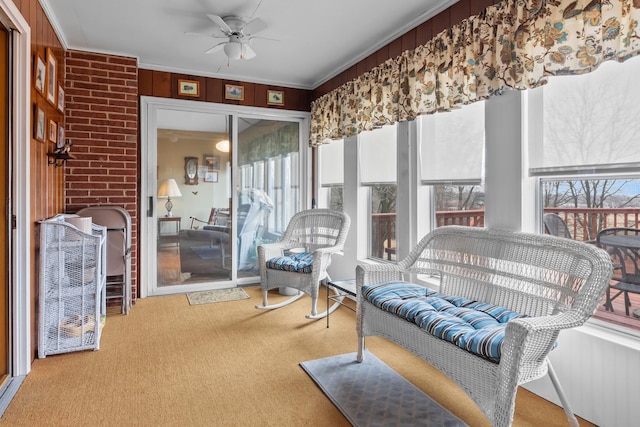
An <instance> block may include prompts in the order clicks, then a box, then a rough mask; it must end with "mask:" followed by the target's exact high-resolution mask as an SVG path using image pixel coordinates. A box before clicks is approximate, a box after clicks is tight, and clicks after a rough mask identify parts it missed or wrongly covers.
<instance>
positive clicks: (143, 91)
mask: <svg viewBox="0 0 640 427" xmlns="http://www.w3.org/2000/svg"><path fill="white" fill-rule="evenodd" d="M180 79H182V80H194V81H197V82H198V83H199V86H200V94H199V96H197V97H196V96H184V95H179V94H178V80H180ZM227 84H230V85H236V86H242V87H243V88H244V99H243V100H242V101H239V100H233V99H225V96H224V94H225V85H227ZM138 90H139V95H140V96H157V97H160V98H174V99H190V100H192V101H204V102H216V103H220V104H232V105H246V106H250V107H264V108H275V109H285V110H296V111H311V91H310V90H304V89H295V88H290V87H282V86H271V85H265V84H259V83H250V82H242V81H237V80H224V79H216V78H212V77H201V76H195V75H187V74H176V73H170V72H166V71H155V70H145V69H140V70H138ZM268 90H277V91H282V92H284V105H281V106H280V105H277V106H276V105H269V104H268V103H267V91H268Z"/></svg>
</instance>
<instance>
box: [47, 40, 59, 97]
mask: <svg viewBox="0 0 640 427" xmlns="http://www.w3.org/2000/svg"><path fill="white" fill-rule="evenodd" d="M57 66H58V63H57V61H56V57H55V56H54V55H53V50H51V48H47V101H49V102H50V103H52V104H53V105H56V90H58V81H57V74H56V67H57Z"/></svg>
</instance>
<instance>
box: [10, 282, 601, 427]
mask: <svg viewBox="0 0 640 427" xmlns="http://www.w3.org/2000/svg"><path fill="white" fill-rule="evenodd" d="M245 290H246V291H247V293H248V294H249V295H250V296H251V298H250V299H246V300H239V301H233V302H228V303H224V304H202V305H195V306H190V305H189V303H188V301H187V299H186V298H185V296H184V295H175V296H166V297H154V298H145V299H141V300H138V301H137V303H136V304H135V305H134V306H133V307H132V309H131V313H130V314H129V315H128V316H125V315H119V314H118V315H109V316H108V317H107V322H106V325H105V327H104V331H103V336H102V341H101V346H100V350H99V351H82V352H75V353H68V354H61V355H55V356H48V357H47V358H46V359H37V360H35V361H34V363H33V367H32V371H31V373H30V374H29V375H28V376H27V378H26V379H25V382H24V384H23V385H22V387H21V388H20V390H18V393H17V395H16V397H15V398H14V400H13V401H12V402H11V404H10V405H9V407H8V408H7V410H6V412H5V414H4V416H3V417H2V418H0V425H6V426H40V425H47V426H349V423H348V421H347V420H346V419H345V418H344V417H343V416H342V414H341V413H340V411H339V410H338V409H336V407H335V406H334V405H333V404H332V403H331V401H330V400H329V399H327V397H326V396H325V395H324V394H323V392H322V391H321V390H320V389H319V388H318V387H317V386H316V384H315V383H314V382H313V380H312V379H311V378H309V376H308V375H307V374H306V373H305V372H304V370H303V369H302V368H301V367H300V366H299V363H300V362H302V361H306V360H312V359H319V358H322V357H328V356H333V355H337V354H344V353H349V352H353V351H355V350H356V347H357V346H356V342H357V337H356V331H355V315H354V313H352V312H351V311H349V310H347V309H345V308H344V307H343V308H340V309H338V310H336V311H335V312H334V313H333V314H332V315H331V327H330V328H327V327H326V322H325V321H324V320H319V321H310V320H307V319H305V317H304V315H305V314H307V313H309V311H310V299H309V297H306V296H305V297H304V298H302V299H301V300H299V301H297V302H295V303H294V304H292V305H290V306H287V307H284V308H281V309H278V310H272V311H264V310H256V309H255V308H254V305H255V302H256V300H259V299H260V294H261V292H260V289H259V288H257V287H251V288H245ZM285 298H287V297H282V296H280V295H278V292H277V290H276V291H274V292H271V293H270V296H269V301H270V302H274V303H275V302H278V301H282V300H284V299H285ZM318 305H319V308H323V307H324V300H323V299H322V297H321V300H320V302H319V304H318ZM367 347H368V349H369V351H371V352H372V353H373V354H375V355H376V356H377V357H378V358H379V359H380V360H382V361H383V362H384V363H386V364H387V365H388V366H390V367H391V368H392V369H394V370H395V371H396V372H397V373H399V374H400V375H402V376H403V377H404V378H406V379H407V380H408V381H410V382H411V383H413V384H415V385H416V386H417V387H418V388H420V389H421V390H423V391H424V392H425V393H427V394H428V395H429V396H431V397H432V398H433V399H434V400H436V401H437V402H438V403H440V404H441V405H443V406H444V407H445V408H447V409H448V410H450V411H451V412H452V413H453V414H454V415H456V416H458V417H460V418H461V419H462V420H463V421H465V422H466V423H468V424H469V425H471V426H487V427H488V426H489V423H488V422H487V421H486V419H485V418H484V417H483V416H482V414H481V413H480V411H479V410H478V409H477V408H476V407H475V406H474V405H473V403H472V402H471V401H470V399H469V398H467V397H466V395H465V394H464V392H463V391H462V390H461V389H459V388H458V387H456V386H454V385H453V384H452V383H451V381H449V380H448V379H447V378H446V377H444V376H443V375H441V374H440V373H439V372H438V371H436V370H435V369H433V368H432V367H430V366H429V365H428V364H426V363H425V362H423V361H421V360H420V359H418V358H416V357H415V356H413V355H411V354H410V353H408V352H407V351H405V350H403V349H401V348H399V347H397V346H396V345H393V344H391V343H389V342H388V341H386V340H384V339H381V338H371V339H368V340H367ZM515 425H516V426H536V427H537V426H541V425H544V426H551V427H553V426H566V425H567V422H566V418H565V417H564V414H563V412H562V410H561V409H560V408H558V407H557V406H555V405H553V404H550V403H548V402H546V401H544V400H542V399H540V398H538V397H536V396H534V395H532V394H531V393H528V392H526V391H525V390H520V391H519V393H518V397H517V403H516V416H515ZM584 425H589V424H584Z"/></svg>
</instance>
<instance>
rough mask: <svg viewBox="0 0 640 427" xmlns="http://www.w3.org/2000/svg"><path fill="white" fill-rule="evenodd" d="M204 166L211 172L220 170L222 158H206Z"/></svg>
mask: <svg viewBox="0 0 640 427" xmlns="http://www.w3.org/2000/svg"><path fill="white" fill-rule="evenodd" d="M204 165H205V166H207V168H209V170H210V171H217V170H220V157H218V156H204Z"/></svg>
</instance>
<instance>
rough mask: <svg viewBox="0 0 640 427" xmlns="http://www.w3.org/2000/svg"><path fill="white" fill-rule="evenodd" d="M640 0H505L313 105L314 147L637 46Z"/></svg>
mask: <svg viewBox="0 0 640 427" xmlns="http://www.w3.org/2000/svg"><path fill="white" fill-rule="evenodd" d="M639 21H640V0H608V1H596V0H584V1H581V0H578V1H576V0H546V1H544V0H505V1H503V2H501V3H499V4H496V5H494V6H490V7H488V8H487V9H485V10H484V11H483V13H481V14H480V15H477V16H472V17H470V18H468V19H466V20H464V21H463V22H461V23H460V24H458V25H456V26H454V27H452V28H450V29H447V30H444V31H442V32H441V33H439V34H438V35H437V36H435V37H434V38H433V39H431V40H430V41H429V42H428V43H426V44H425V45H422V46H418V47H417V48H416V49H413V50H410V51H405V52H404V53H402V55H400V56H398V57H397V58H392V59H389V60H387V61H386V62H384V63H383V64H381V65H379V66H377V67H375V68H373V69H372V70H371V71H369V72H367V73H365V74H363V75H361V76H359V77H358V78H356V79H355V80H352V81H350V82H348V83H346V84H344V85H342V86H340V87H339V88H337V89H335V90H333V91H332V92H330V93H328V94H326V95H324V96H322V97H321V98H318V99H317V100H315V101H314V102H313V103H312V104H311V141H310V143H311V145H320V144H323V143H326V142H328V140H330V139H340V138H345V137H348V136H353V135H356V134H358V133H359V132H362V131H365V130H372V129H376V128H379V127H381V126H384V125H386V124H393V123H395V122H399V121H403V120H410V119H414V118H415V117H417V116H419V115H421V114H431V113H435V112H437V111H448V110H451V109H454V108H459V107H460V106H462V105H464V104H469V103H472V102H475V101H478V100H481V99H486V98H488V97H489V96H491V95H494V94H498V93H500V92H501V91H503V90H504V89H506V88H511V89H527V88H535V87H537V86H540V85H543V84H544V83H546V78H547V76H556V75H569V74H582V73H588V72H590V71H593V70H594V69H596V68H597V67H598V65H600V64H601V63H602V62H603V61H607V60H618V61H624V60H626V59H629V58H631V57H633V56H635V55H638V53H640V33H639V32H638V22H639Z"/></svg>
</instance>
